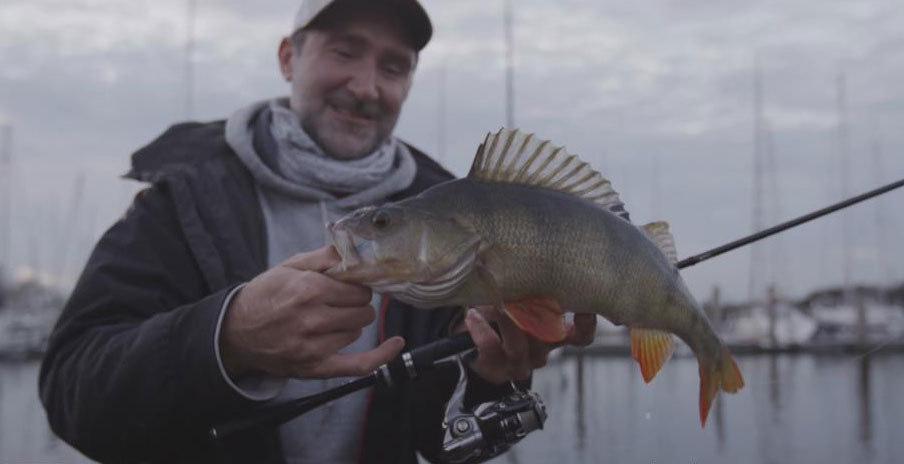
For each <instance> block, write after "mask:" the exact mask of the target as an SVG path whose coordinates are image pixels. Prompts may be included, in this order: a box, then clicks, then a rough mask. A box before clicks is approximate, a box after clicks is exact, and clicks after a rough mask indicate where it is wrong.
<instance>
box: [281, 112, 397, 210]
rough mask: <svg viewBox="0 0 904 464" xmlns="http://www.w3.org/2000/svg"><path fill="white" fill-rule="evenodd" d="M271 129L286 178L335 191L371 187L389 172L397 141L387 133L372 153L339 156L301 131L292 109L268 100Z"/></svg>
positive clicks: (393, 163) (340, 191)
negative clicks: (351, 157)
mask: <svg viewBox="0 0 904 464" xmlns="http://www.w3.org/2000/svg"><path fill="white" fill-rule="evenodd" d="M270 111H271V114H272V119H271V123H270V133H271V134H272V135H273V139H274V140H275V141H276V145H277V147H278V148H279V153H280V156H278V157H277V169H278V170H279V172H280V174H282V175H283V176H284V177H286V178H287V179H288V180H290V181H292V182H294V183H297V184H301V185H308V186H311V187H315V188H318V189H322V190H326V191H330V192H335V193H345V194H348V193H355V192H360V191H362V190H366V189H368V188H370V187H373V186H375V185H377V184H379V183H380V182H382V181H383V180H385V179H386V178H387V177H388V176H389V175H390V174H392V172H393V170H394V167H395V164H396V160H397V157H398V156H397V154H398V142H397V141H396V138H395V137H389V138H388V139H387V140H386V141H385V142H383V143H382V144H380V146H379V147H377V149H376V150H374V152H373V153H371V154H369V155H367V156H364V157H363V158H359V159H355V160H338V159H336V158H333V157H331V156H328V155H327V154H326V153H324V152H323V149H322V148H320V147H319V146H318V145H317V144H316V143H315V142H314V140H312V139H311V137H310V136H309V135H308V134H307V133H306V132H305V131H304V129H303V128H302V127H301V124H300V122H299V121H298V116H297V115H296V114H295V112H294V111H292V110H290V109H289V108H286V107H285V106H283V105H281V104H280V103H279V102H277V101H273V102H271V103H270Z"/></svg>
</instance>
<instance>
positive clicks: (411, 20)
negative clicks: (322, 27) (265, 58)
mask: <svg viewBox="0 0 904 464" xmlns="http://www.w3.org/2000/svg"><path fill="white" fill-rule="evenodd" d="M378 4H382V5H385V6H386V8H387V9H393V10H394V12H395V13H396V14H397V15H398V17H399V19H401V20H402V22H403V23H404V24H405V26H406V28H407V29H408V34H407V37H408V38H409V39H410V40H411V45H412V46H414V49H415V50H418V51H420V50H421V49H422V48H424V46H425V45H427V42H429V41H430V37H431V36H432V35H433V25H432V24H430V18H429V17H428V16H427V12H426V11H425V10H424V7H422V6H421V4H420V3H418V1H417V0H302V2H301V6H300V7H298V13H296V14H295V20H294V21H293V22H292V33H293V34H294V33H295V32H296V31H297V30H299V29H303V28H305V27H308V26H310V25H311V24H312V23H314V22H315V20H317V19H318V18H321V17H323V16H324V14H326V13H329V14H342V13H343V12H346V11H353V10H354V9H356V8H360V7H361V6H365V5H366V6H368V7H374V6H376V5H378Z"/></svg>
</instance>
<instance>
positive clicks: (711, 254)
mask: <svg viewBox="0 0 904 464" xmlns="http://www.w3.org/2000/svg"><path fill="white" fill-rule="evenodd" d="M902 186H904V179H901V180H899V181H897V182H892V183H890V184H888V185H885V186H883V187H879V188H877V189H875V190H870V191H869V192H866V193H862V194H860V195H857V196H855V197H851V198H848V199H847V200H844V201H840V202H838V203H835V204H834V205H830V206H826V207H825V208H822V209H820V210H817V211H813V212H812V213H809V214H805V215H803V216H800V217H798V218H796V219H792V220H790V221H786V222H783V223H781V224H778V225H776V226H772V227H770V228H768V229H765V230H761V231H759V232H757V233H754V234H751V235H748V236H746V237H744V238H740V239H737V240H735V241H733V242H729V243H726V244H725V245H722V246H720V247H716V248H713V249H712V250H709V251H706V252H703V253H700V254H699V255H694V256H691V257H689V258H685V259H682V260H681V261H679V262H678V268H679V269H681V268H685V267H689V266H693V265H694V264H697V263H699V262H701V261H706V260H707V259H710V258H715V257H716V256H719V255H721V254H722V253H725V252H728V251H731V250H734V249H735V248H740V247H742V246H744V245H747V244H750V243H753V242H756V241H758V240H762V239H764V238H766V237H769V236H770V235H775V234H777V233H779V232H782V231H785V230H788V229H790V228H792V227H797V226H799V225H801V224H803V223H806V222H810V221H812V220H814V219H816V218H820V217H822V216H825V215H826V214H831V213H834V212H835V211H838V210H840V209H844V208H847V207H848V206H851V205H854V204H857V203H860V202H861V201H866V200H869V199H870V198H873V197H876V196H879V195H882V194H883V193H886V192H890V191H892V190H894V189H896V188H900V187H902Z"/></svg>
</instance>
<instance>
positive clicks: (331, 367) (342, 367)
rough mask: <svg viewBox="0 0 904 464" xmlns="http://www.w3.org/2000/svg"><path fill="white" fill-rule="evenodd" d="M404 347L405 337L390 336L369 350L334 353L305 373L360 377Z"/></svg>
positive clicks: (325, 376)
mask: <svg viewBox="0 0 904 464" xmlns="http://www.w3.org/2000/svg"><path fill="white" fill-rule="evenodd" d="M404 347H405V339H403V338H402V337H392V338H390V339H389V340H386V341H385V342H383V343H382V344H381V345H380V346H378V347H376V348H374V349H372V350H370V351H365V352H363V353H338V354H334V355H333V356H330V357H329V358H327V359H326V360H325V361H323V362H322V363H320V365H318V366H317V367H315V368H313V369H311V370H309V371H308V372H307V373H306V375H309V376H311V377H316V378H329V377H349V376H354V377H360V376H363V375H367V374H370V373H371V372H373V371H374V369H376V368H378V367H380V366H381V365H382V364H386V363H388V362H389V361H392V360H393V359H394V358H395V357H396V356H398V355H399V353H401V352H402V348H404Z"/></svg>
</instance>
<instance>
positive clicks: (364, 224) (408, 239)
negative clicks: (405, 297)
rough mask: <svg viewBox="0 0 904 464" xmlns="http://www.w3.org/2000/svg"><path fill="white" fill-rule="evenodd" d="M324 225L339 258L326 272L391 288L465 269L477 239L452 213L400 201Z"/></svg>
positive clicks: (474, 254) (351, 214) (359, 211)
mask: <svg viewBox="0 0 904 464" xmlns="http://www.w3.org/2000/svg"><path fill="white" fill-rule="evenodd" d="M327 228H328V230H329V233H330V237H331V239H332V242H333V246H334V247H335V248H336V251H337V252H338V253H339V256H340V258H341V261H340V263H338V264H337V265H336V266H334V267H333V268H331V269H329V270H328V271H327V274H328V275H331V276H333V277H335V278H337V279H339V280H343V281H347V282H355V283H360V284H364V285H368V286H371V287H373V288H374V289H376V290H386V291H390V292H391V290H396V291H398V290H399V289H400V288H401V287H400V286H403V285H404V284H406V283H423V282H431V281H435V280H436V279H440V278H443V276H446V275H447V274H449V273H450V272H452V273H453V274H456V275H457V274H459V273H462V272H468V271H470V266H471V265H473V262H474V259H475V256H476V253H477V248H478V247H477V245H478V243H479V237H478V236H477V234H475V233H474V232H472V231H469V230H468V229H467V228H465V227H462V226H461V225H460V224H458V223H457V222H456V221H455V219H454V218H452V217H450V216H448V215H440V214H436V213H434V212H431V211H427V210H424V209H418V208H412V207H407V206H405V205H404V204H388V205H384V206H371V207H365V208H361V209H359V210H356V211H354V212H352V213H350V214H348V215H346V216H345V217H343V218H341V219H339V221H337V222H336V223H334V224H329V225H327ZM393 293H394V292H393Z"/></svg>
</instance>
